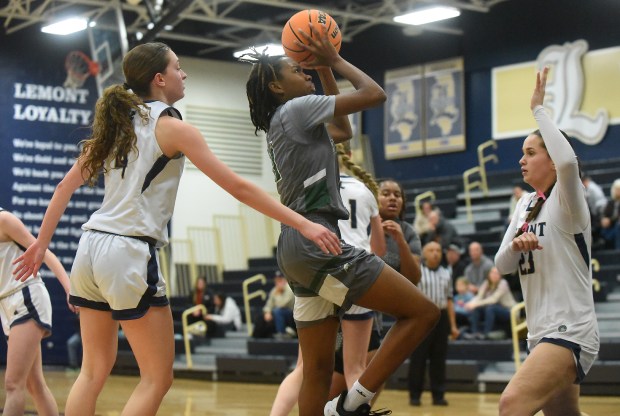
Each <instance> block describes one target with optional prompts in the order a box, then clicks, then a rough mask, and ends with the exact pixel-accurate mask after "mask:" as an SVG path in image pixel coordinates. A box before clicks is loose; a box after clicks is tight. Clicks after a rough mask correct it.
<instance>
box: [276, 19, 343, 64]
mask: <svg viewBox="0 0 620 416" xmlns="http://www.w3.org/2000/svg"><path fill="white" fill-rule="evenodd" d="M310 22H312V23H313V24H314V25H315V29H316V27H317V25H318V24H321V25H324V26H326V27H327V36H328V37H329V39H330V41H331V43H332V45H334V47H335V48H336V50H337V51H340V45H341V43H342V33H340V28H339V27H338V24H337V23H336V21H335V20H334V19H333V18H332V17H331V16H330V15H328V14H327V13H325V12H323V11H321V10H314V9H313V10H302V11H300V12H298V13H295V14H294V15H293V16H292V17H291V18H290V19H288V22H286V24H285V25H284V28H283V29H282V47H283V48H284V53H285V54H286V55H287V56H288V57H290V58H291V59H293V60H295V61H297V62H304V61H307V60H311V59H312V54H311V53H310V52H308V51H306V50H304V49H302V48H301V47H299V46H298V45H297V44H296V43H295V41H299V42H301V43H304V44H305V43H306V41H307V40H306V38H304V37H303V35H301V34H300V33H298V30H299V29H302V30H303V31H304V32H306V33H308V34H310V35H311V36H312V38H313V39H318V38H319V36H320V33H317V32H316V30H315V31H314V32H313V31H312V30H310V26H309V25H308V23H310Z"/></svg>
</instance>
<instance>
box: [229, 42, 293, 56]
mask: <svg viewBox="0 0 620 416" xmlns="http://www.w3.org/2000/svg"><path fill="white" fill-rule="evenodd" d="M265 48H266V50H265ZM252 49H256V51H257V52H261V53H262V52H265V53H267V55H269V56H274V55H284V48H282V45H281V44H279V43H267V44H264V45H259V46H254V47H253V48H252ZM252 49H250V48H247V49H244V50H241V51H236V52H234V53H233V56H234V57H235V58H239V57H241V55H243V54H246V53H252V52H253V51H252Z"/></svg>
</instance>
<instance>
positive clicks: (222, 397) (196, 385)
mask: <svg viewBox="0 0 620 416" xmlns="http://www.w3.org/2000/svg"><path fill="white" fill-rule="evenodd" d="M77 374H78V373H77V372H76V371H62V370H46V371H45V377H46V380H47V383H48V385H49V386H50V389H51V390H52V392H53V393H54V396H55V397H56V400H57V401H58V406H59V407H60V409H61V410H62V409H63V408H64V404H65V399H66V397H67V395H68V393H69V389H70V388H71V385H72V383H73V380H75V377H77ZM137 380H138V379H137V377H133V376H116V375H114V376H111V377H110V379H109V381H108V383H107V384H106V386H105V388H104V390H103V392H102V395H101V396H100V398H99V403H98V405H97V416H118V415H120V411H121V409H122V406H123V404H124V403H125V401H126V400H127V398H128V397H129V394H130V393H131V391H132V390H133V387H134V386H135V385H136V383H137ZM277 388H278V386H277V385H276V384H245V383H229V382H219V383H217V382H211V381H196V380H185V379H178V378H177V379H175V380H174V384H173V385H172V388H171V390H170V391H169V392H168V394H167V396H166V398H165V399H164V402H163V404H162V406H161V408H160V411H159V413H158V415H161V416H266V415H268V414H269V410H270V408H271V401H272V400H273V397H274V396H275V394H276V391H277ZM619 392H620V391H619ZM0 399H1V400H2V403H4V389H2V391H1V392H0ZM446 399H447V400H448V401H449V402H450V406H449V407H443V408H440V407H434V406H431V405H430V404H429V403H430V397H429V396H424V395H423V396H422V406H421V407H419V408H414V407H410V406H409V404H408V399H407V394H406V392H405V391H401V390H387V391H385V392H383V393H382V394H381V396H380V398H379V401H378V403H377V408H378V407H382V406H385V407H389V408H390V409H392V411H393V415H395V416H396V415H403V416H405V415H416V416H453V415H459V416H494V415H497V403H498V400H499V395H497V394H476V393H448V394H447V395H446ZM26 409H27V411H28V412H27V413H26V414H27V415H35V414H36V412H35V411H34V410H35V409H34V406H33V404H32V401H30V400H28V405H27V407H26ZM581 410H582V412H585V413H587V414H588V415H590V416H597V415H601V416H612V415H620V396H616V397H601V396H584V397H582V398H581ZM297 415H298V413H297V411H296V410H295V411H294V412H293V413H291V416H297ZM137 416H138V415H137Z"/></svg>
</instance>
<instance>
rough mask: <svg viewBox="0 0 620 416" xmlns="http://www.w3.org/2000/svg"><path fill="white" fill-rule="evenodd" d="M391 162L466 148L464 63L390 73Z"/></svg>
mask: <svg viewBox="0 0 620 416" xmlns="http://www.w3.org/2000/svg"><path fill="white" fill-rule="evenodd" d="M385 91H386V94H387V96H388V99H387V103H386V106H385V126H384V147H385V157H386V159H398V158H405V157H414V156H422V155H426V154H437V153H449V152H457V151H462V150H465V106H464V82H463V59H461V58H458V59H451V60H446V61H439V62H433V63H428V64H425V65H417V66H411V67H406V68H400V69H397V70H392V71H387V72H386V73H385Z"/></svg>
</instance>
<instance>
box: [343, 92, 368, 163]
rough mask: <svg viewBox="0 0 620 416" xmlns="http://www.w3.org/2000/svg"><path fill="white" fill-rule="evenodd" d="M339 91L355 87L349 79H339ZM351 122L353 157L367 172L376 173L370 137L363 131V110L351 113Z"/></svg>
mask: <svg viewBox="0 0 620 416" xmlns="http://www.w3.org/2000/svg"><path fill="white" fill-rule="evenodd" d="M337 84H338V91H340V93H341V94H342V93H345V92H351V91H354V90H355V88H354V87H353V85H351V83H350V82H349V81H347V80H341V81H338V83H337ZM349 122H350V123H351V130H352V131H353V137H352V138H351V141H350V144H351V159H352V160H353V161H354V162H355V163H357V164H358V165H360V166H361V167H363V168H364V169H365V170H366V171H367V172H370V173H371V174H373V175H374V164H373V160H372V152H371V149H370V142H369V140H368V137H367V136H365V135H364V134H363V132H362V112H361V111H360V112H357V113H354V114H349Z"/></svg>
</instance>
